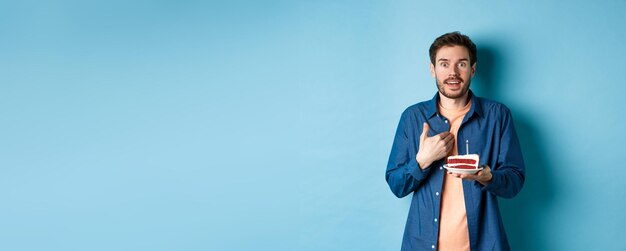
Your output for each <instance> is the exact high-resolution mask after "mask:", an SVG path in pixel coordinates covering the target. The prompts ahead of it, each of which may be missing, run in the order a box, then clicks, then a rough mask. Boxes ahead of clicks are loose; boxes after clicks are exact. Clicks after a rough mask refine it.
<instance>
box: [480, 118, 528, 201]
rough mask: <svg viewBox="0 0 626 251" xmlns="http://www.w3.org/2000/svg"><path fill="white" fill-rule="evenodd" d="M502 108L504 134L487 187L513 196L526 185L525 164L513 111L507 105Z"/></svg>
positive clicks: (493, 191) (498, 192)
mask: <svg viewBox="0 0 626 251" xmlns="http://www.w3.org/2000/svg"><path fill="white" fill-rule="evenodd" d="M502 110H503V111H502V112H503V119H502V121H501V130H502V134H501V137H500V150H499V152H498V160H497V162H496V166H495V167H491V169H492V171H491V173H492V175H493V178H492V180H491V182H490V183H489V184H487V186H485V189H486V190H487V191H489V192H491V193H493V194H495V195H497V196H500V197H503V198H512V197H515V195H517V194H518V193H519V191H520V190H521V189H522V186H523V185H524V179H525V166H524V158H523V156H522V150H521V147H520V143H519V139H518V137H517V133H516V131H515V125H514V124H513V118H512V116H511V112H510V111H509V110H508V109H507V108H506V107H503V108H502Z"/></svg>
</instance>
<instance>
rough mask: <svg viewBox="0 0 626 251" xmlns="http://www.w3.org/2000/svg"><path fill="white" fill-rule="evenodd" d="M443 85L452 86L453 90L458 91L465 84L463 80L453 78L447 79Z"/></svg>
mask: <svg viewBox="0 0 626 251" xmlns="http://www.w3.org/2000/svg"><path fill="white" fill-rule="evenodd" d="M443 83H444V84H446V85H448V86H450V87H451V88H452V89H457V88H460V87H461V83H463V80H461V79H458V78H452V79H446V80H445V81H443Z"/></svg>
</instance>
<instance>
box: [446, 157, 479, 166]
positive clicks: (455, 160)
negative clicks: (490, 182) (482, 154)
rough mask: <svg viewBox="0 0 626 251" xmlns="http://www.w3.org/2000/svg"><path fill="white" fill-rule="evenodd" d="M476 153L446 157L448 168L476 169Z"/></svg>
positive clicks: (477, 158)
mask: <svg viewBox="0 0 626 251" xmlns="http://www.w3.org/2000/svg"><path fill="white" fill-rule="evenodd" d="M478 160H479V157H478V154H466V155H455V156H450V157H448V158H446V164H447V166H448V167H449V168H456V169H478Z"/></svg>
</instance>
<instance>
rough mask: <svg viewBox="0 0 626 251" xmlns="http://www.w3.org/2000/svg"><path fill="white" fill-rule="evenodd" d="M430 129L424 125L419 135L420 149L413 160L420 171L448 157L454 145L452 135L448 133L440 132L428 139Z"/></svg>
mask: <svg viewBox="0 0 626 251" xmlns="http://www.w3.org/2000/svg"><path fill="white" fill-rule="evenodd" d="M429 128H430V127H429V126H428V124H427V123H424V130H423V131H422V135H420V148H419V150H418V151H417V155H416V156H415V160H417V163H418V164H419V166H420V168H421V169H426V168H427V167H429V166H430V165H431V164H432V163H433V162H435V161H436V160H438V159H441V158H444V157H446V156H448V153H450V151H451V150H452V146H453V144H454V135H452V133H450V132H442V133H440V134H437V135H435V136H432V137H428V129H429Z"/></svg>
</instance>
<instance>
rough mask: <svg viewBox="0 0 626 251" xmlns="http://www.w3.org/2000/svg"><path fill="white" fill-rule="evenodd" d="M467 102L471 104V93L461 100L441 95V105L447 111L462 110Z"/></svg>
mask: <svg viewBox="0 0 626 251" xmlns="http://www.w3.org/2000/svg"><path fill="white" fill-rule="evenodd" d="M467 102H469V92H467V93H465V95H463V96H462V97H460V98H448V97H446V96H444V95H442V94H441V93H439V105H441V106H442V107H443V108H445V109H446V110H460V109H462V108H464V107H465V106H466V105H467Z"/></svg>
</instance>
